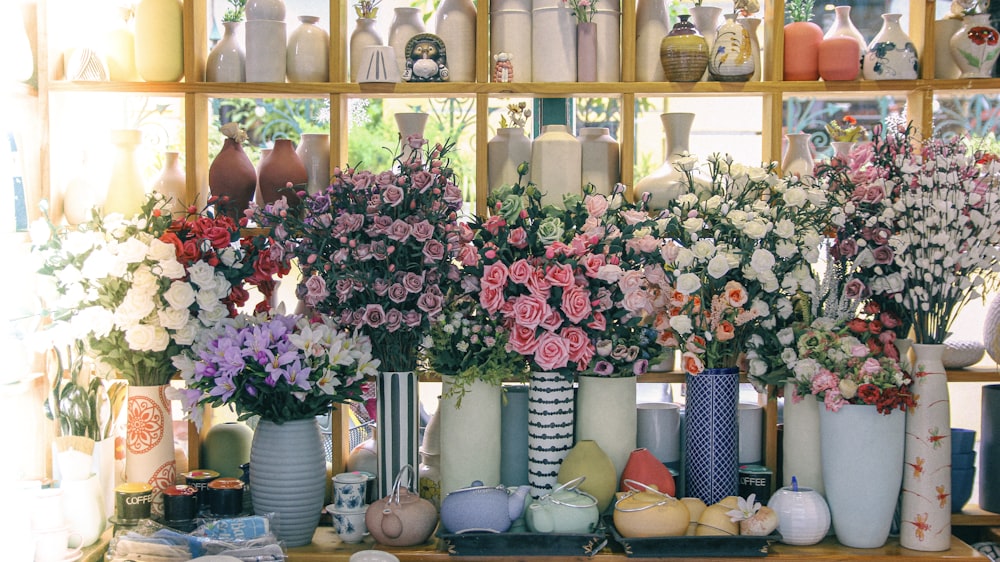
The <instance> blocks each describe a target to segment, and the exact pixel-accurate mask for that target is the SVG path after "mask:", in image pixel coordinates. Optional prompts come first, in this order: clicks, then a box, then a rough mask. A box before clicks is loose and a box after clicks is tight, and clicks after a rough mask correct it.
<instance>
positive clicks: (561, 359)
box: [535, 332, 569, 371]
mask: <svg viewBox="0 0 1000 562" xmlns="http://www.w3.org/2000/svg"><path fill="white" fill-rule="evenodd" d="M535 364H536V365H538V368H539V369H541V370H543V371H554V370H556V369H561V368H563V367H565V366H566V365H568V364H569V342H568V341H566V340H565V339H563V338H562V337H560V336H557V335H556V334H553V333H552V332H545V333H544V334H542V336H541V337H540V338H538V346H537V347H536V348H535Z"/></svg>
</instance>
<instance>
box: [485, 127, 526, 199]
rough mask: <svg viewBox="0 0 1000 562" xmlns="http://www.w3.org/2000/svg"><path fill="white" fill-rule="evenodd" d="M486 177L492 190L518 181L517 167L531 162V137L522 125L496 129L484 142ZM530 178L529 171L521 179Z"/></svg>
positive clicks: (524, 180)
mask: <svg viewBox="0 0 1000 562" xmlns="http://www.w3.org/2000/svg"><path fill="white" fill-rule="evenodd" d="M486 151H487V177H488V181H489V188H490V191H491V192H492V191H493V190H495V189H497V188H498V187H500V186H502V185H513V184H515V183H517V181H518V174H517V168H518V166H520V165H521V163H522V162H531V139H529V138H528V136H527V135H525V134H524V129H523V128H522V127H506V128H500V129H497V134H496V136H494V137H493V138H492V139H490V140H489V142H488V143H487V144H486ZM530 179H531V171H530V170H529V171H528V174H527V175H526V176H525V177H524V178H523V179H522V181H523V182H527V181H529V180H530Z"/></svg>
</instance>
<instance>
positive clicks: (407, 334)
mask: <svg viewBox="0 0 1000 562" xmlns="http://www.w3.org/2000/svg"><path fill="white" fill-rule="evenodd" d="M403 142H405V143H407V145H408V146H409V147H410V148H412V149H413V152H412V153H411V157H410V158H409V159H407V160H405V161H404V159H403V157H402V156H397V157H396V159H395V164H396V166H397V170H398V171H384V172H380V173H373V172H370V171H367V170H361V169H357V168H353V167H349V168H344V169H341V168H337V169H335V170H334V174H333V179H332V180H331V185H330V186H329V187H328V188H327V189H325V190H323V191H319V192H317V193H313V194H306V193H305V192H299V197H301V199H302V203H301V205H300V209H301V211H300V212H298V213H296V212H294V211H292V210H290V209H289V208H288V204H287V201H286V200H285V198H282V199H280V200H278V201H276V202H274V203H271V204H268V205H267V206H266V207H264V208H259V207H256V206H253V207H252V209H251V211H250V212H251V213H252V214H253V216H254V219H255V220H256V221H257V222H258V223H260V224H262V225H264V226H268V227H273V233H274V237H275V239H276V240H277V241H278V242H280V243H281V244H283V246H284V247H285V248H286V250H287V251H288V252H289V253H291V254H294V255H295V256H296V257H297V258H298V263H299V267H300V268H301V270H302V280H301V281H300V282H299V285H298V287H297V289H296V294H297V295H298V297H299V298H300V299H301V300H302V301H303V302H304V304H305V305H306V306H307V307H309V308H310V309H312V310H315V311H316V312H319V313H321V314H327V315H330V316H332V317H333V320H334V321H335V322H336V323H337V325H339V326H341V327H342V328H345V329H351V330H358V331H360V332H361V333H362V334H365V335H367V336H369V337H370V338H371V341H372V346H373V348H374V350H375V356H376V358H378V359H379V360H381V366H382V368H383V369H384V370H386V371H413V370H414V369H415V368H416V367H417V353H418V348H419V345H420V343H421V342H422V341H423V338H424V335H425V334H426V333H427V332H428V330H429V329H430V327H431V325H432V324H433V323H434V322H435V321H436V320H437V318H438V317H439V316H440V315H441V313H442V311H443V310H444V305H445V295H446V294H448V293H449V286H450V284H452V283H457V282H458V279H459V273H458V267H457V265H456V263H455V262H454V260H453V257H454V256H455V254H456V252H457V249H458V247H459V245H460V244H462V243H463V241H468V240H470V239H471V231H470V230H469V229H468V228H467V227H466V228H464V229H463V228H460V224H459V222H458V215H457V212H458V210H459V209H460V208H461V206H462V192H461V189H460V188H459V187H458V186H456V185H455V183H454V181H453V173H452V171H451V169H450V168H448V167H447V166H446V163H445V160H444V158H445V157H446V154H447V153H448V152H449V150H450V149H451V147H452V146H453V145H451V144H448V145H446V146H442V145H440V144H438V145H436V146H434V147H431V148H430V149H426V148H425V145H426V144H427V141H426V140H425V139H424V138H423V137H421V136H419V135H411V136H410V137H409V138H407V139H403ZM424 150H427V152H426V154H424V152H423V151H424Z"/></svg>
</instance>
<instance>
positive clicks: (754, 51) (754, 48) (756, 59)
mask: <svg viewBox="0 0 1000 562" xmlns="http://www.w3.org/2000/svg"><path fill="white" fill-rule="evenodd" d="M736 21H737V22H739V24H740V25H742V26H743V28H744V29H746V30H747V35H748V36H749V37H750V56H751V57H752V58H753V74H752V75H751V76H750V81H751V82H760V80H761V77H762V76H763V73H764V69H763V68H762V67H761V61H760V41H759V39H758V38H757V29H758V28H759V27H760V24H761V21H762V20H761V19H760V18H736ZM859 68H860V67H859Z"/></svg>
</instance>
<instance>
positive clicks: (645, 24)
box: [635, 0, 670, 82]
mask: <svg viewBox="0 0 1000 562" xmlns="http://www.w3.org/2000/svg"><path fill="white" fill-rule="evenodd" d="M667 33H670V20H669V17H668V16H667V6H666V3H665V0H639V2H638V4H636V7H635V79H636V80H637V81H639V82H662V81H663V80H665V78H664V76H663V65H662V64H660V43H661V42H662V41H663V38H664V37H666V36H667Z"/></svg>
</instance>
